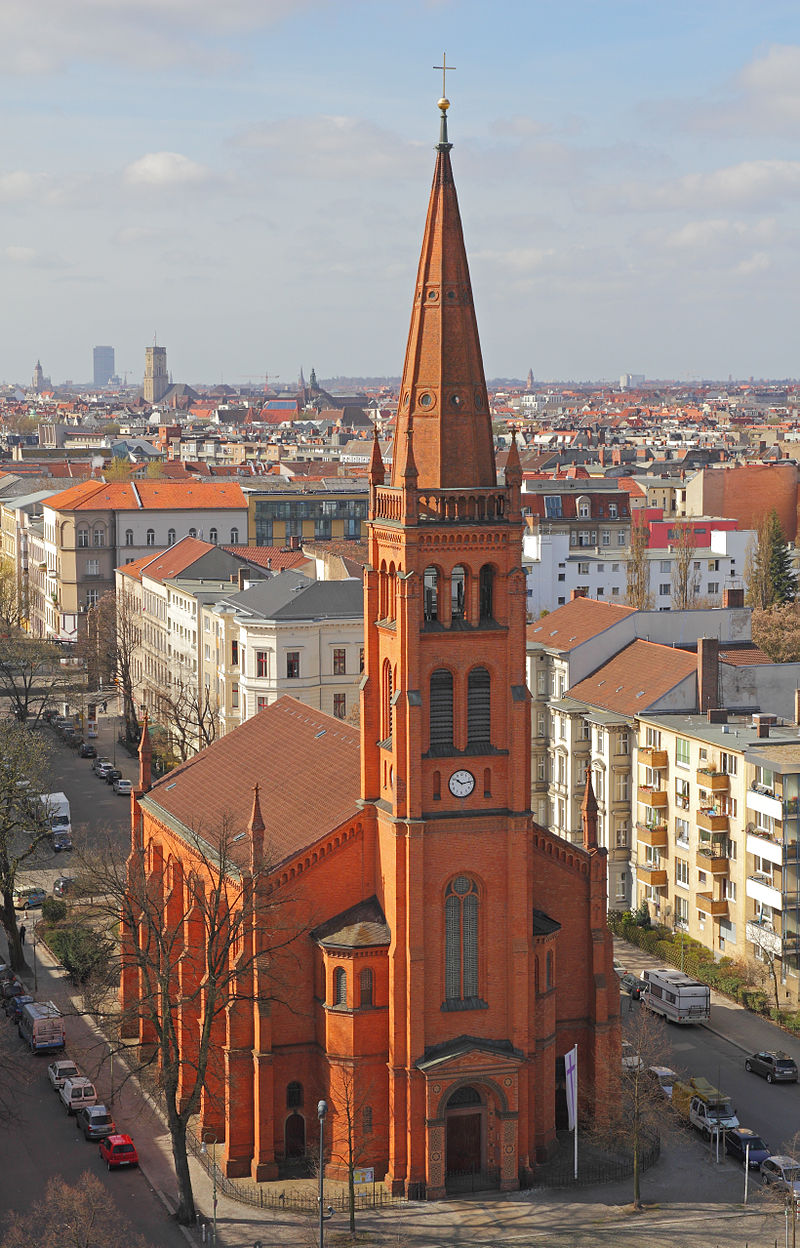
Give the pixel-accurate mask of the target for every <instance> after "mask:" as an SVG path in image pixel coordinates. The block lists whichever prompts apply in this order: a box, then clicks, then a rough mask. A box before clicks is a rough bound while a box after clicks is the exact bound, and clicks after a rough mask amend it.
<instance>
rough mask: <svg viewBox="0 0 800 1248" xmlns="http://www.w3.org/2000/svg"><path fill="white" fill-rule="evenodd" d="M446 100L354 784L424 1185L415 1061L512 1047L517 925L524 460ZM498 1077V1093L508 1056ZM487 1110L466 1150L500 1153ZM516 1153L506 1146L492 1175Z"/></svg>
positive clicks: (526, 718)
mask: <svg viewBox="0 0 800 1248" xmlns="http://www.w3.org/2000/svg"><path fill="white" fill-rule="evenodd" d="M448 108H449V101H448V100H446V99H444V98H443V99H441V100H440V101H439V109H440V135H439V142H438V144H437V146H436V163H435V169H434V175H433V186H432V189H431V196H430V201H429V205H428V214H427V219H426V223H425V231H424V236H423V242H422V251H421V256H420V262H419V268H418V272H417V281H416V287H415V291H414V302H413V308H412V313H411V326H410V330H409V336H408V346H407V350H406V358H405V367H404V371H403V381H402V386H401V389H400V400H399V410H398V417H397V425H396V432H395V440H394V451H393V460H392V471H391V482H390V484H386V480H385V470H384V465H383V463H382V461H381V456H380V449H379V447H378V443H377V438H376V441H375V443H374V445H373V453H372V460H371V464H370V470H369V478H370V522H369V552H370V554H369V560H370V564H369V567H368V570H367V574H366V588H365V676H364V681H363V685H362V700H361V733H362V749H361V759H362V762H361V766H362V778H361V794H362V800H363V802H364V804H365V806H369V807H372V808H373V809H374V811H375V818H376V825H377V852H378V855H379V859H380V862H379V876H380V879H381V880H382V890H383V893H382V896H381V902H382V904H383V907H384V911H385V914H386V919H387V922H388V924H389V926H390V929H391V939H392V943H391V947H390V952H389V977H390V989H389V1086H390V1122H391V1123H392V1126H391V1128H390V1141H389V1158H390V1160H389V1174H388V1175H387V1179H388V1180H389V1181H390V1183H391V1185H392V1187H393V1188H394V1190H396V1191H406V1192H414V1191H416V1190H418V1189H419V1188H420V1187H421V1186H422V1185H424V1186H425V1187H426V1190H427V1191H428V1194H429V1195H430V1194H432V1193H433V1192H437V1191H439V1190H440V1189H441V1191H442V1192H443V1191H444V1177H443V1172H441V1165H440V1163H439V1162H437V1161H436V1157H437V1156H438V1157H439V1158H440V1159H441V1158H442V1157H443V1155H444V1152H445V1148H444V1140H443V1139H442V1141H441V1147H439V1148H437V1143H436V1131H437V1130H438V1131H439V1132H440V1133H441V1132H444V1131H445V1129H446V1127H445V1125H440V1126H438V1127H437V1126H436V1125H435V1124H436V1122H437V1112H438V1111H437V1110H436V1105H435V1104H434V1103H433V1102H434V1101H435V1098H436V1096H438V1095H439V1094H438V1093H434V1092H433V1091H432V1090H431V1089H432V1088H433V1087H435V1086H436V1087H438V1086H440V1085H439V1084H436V1083H435V1082H431V1080H430V1079H429V1078H428V1077H427V1075H426V1074H425V1071H424V1069H423V1067H424V1064H425V1062H426V1061H427V1060H428V1059H429V1057H430V1055H431V1053H434V1052H441V1051H443V1049H442V1046H444V1048H445V1049H446V1048H447V1046H448V1045H450V1044H452V1043H453V1042H454V1041H455V1038H457V1037H462V1038H463V1037H464V1036H468V1037H469V1038H471V1039H475V1038H482V1039H481V1043H483V1042H484V1041H485V1043H486V1044H488V1045H489V1046H491V1045H493V1044H500V1045H502V1046H505V1047H506V1049H509V1050H513V1051H516V1052H519V1051H524V1052H527V1051H528V1047H529V1045H528V1041H529V1036H528V1028H529V1011H528V1000H527V990H526V988H525V984H526V982H527V979H526V977H527V969H526V967H527V964H526V958H527V956H528V955H527V953H526V952H525V949H524V948H523V946H527V943H528V942H527V941H526V935H527V934H529V929H530V927H531V923H532V919H531V916H530V913H529V906H528V904H527V902H526V897H527V896H528V888H529V881H528V880H527V878H526V868H525V866H524V863H525V861H526V849H525V840H526V837H527V835H528V832H529V830H530V811H529V798H530V707H529V694H528V690H527V685H526V672H525V623H526V595H525V577H524V574H523V571H522V566H521V564H522V515H521V500H520V493H521V480H522V473H521V468H520V463H519V456H518V454H517V448H516V441H515V442H514V443H513V444H512V449H511V453H510V455H509V458H508V464H507V466H506V470H505V479H504V482H503V484H498V481H497V471H496V465H495V457H494V449H493V442H492V428H491V417H490V412H489V403H488V396H487V391H486V381H485V378H484V372H483V362H482V358H481V349H480V340H479V336H478V327H477V322H476V318H475V309H474V306H473V300H472V288H471V284H470V278H469V268H468V264H467V256H466V249H465V246H464V239H463V233H462V227H461V219H460V214H459V209H458V201H457V197H456V189H455V183H454V180H453V172H452V167H451V161H450V151H451V147H452V145H451V143H450V142H449V140H448V134H447V110H448ZM490 947H491V949H492V950H494V952H493V953H491V954H490V952H489V950H490ZM505 1077H506V1078H508V1080H509V1085H511V1084H512V1083H513V1087H514V1089H515V1095H516V1093H517V1091H518V1079H517V1071H516V1069H515V1070H514V1072H513V1079H512V1078H511V1077H510V1076H509V1075H508V1071H506V1074H505ZM504 1086H505V1085H504ZM476 1095H479V1094H478V1093H476ZM431 1098H433V1100H432V1099H431ZM490 1103H493V1102H491V1097H490V1096H489V1094H488V1093H487V1096H486V1101H485V1105H486V1106H487V1108H486V1113H487V1114H488V1115H489V1119H491V1114H492V1110H491V1108H489V1106H490ZM498 1105H499V1102H498ZM442 1112H443V1111H442ZM496 1112H497V1114H502V1113H510V1112H511V1111H510V1110H509V1108H508V1105H507V1104H506V1106H505V1110H503V1109H501V1108H497V1109H496ZM512 1117H514V1120H515V1125H514V1131H515V1132H516V1115H512ZM492 1121H494V1120H493V1119H492ZM426 1123H427V1126H426ZM441 1123H442V1124H444V1123H445V1119H444V1118H441ZM487 1123H488V1125H487ZM487 1123H484V1126H483V1128H482V1131H483V1134H482V1136H481V1139H482V1141H483V1143H482V1144H481V1145H480V1147H481V1149H483V1153H482V1156H481V1158H480V1159H479V1161H480V1164H481V1165H487V1164H489V1163H490V1162H491V1160H492V1157H493V1156H494V1152H493V1151H492V1150H495V1151H496V1152H497V1155H498V1160H500V1153H501V1152H502V1151H503V1150H501V1149H500V1148H499V1145H498V1144H497V1141H496V1140H495V1139H494V1136H493V1135H492V1131H493V1130H495V1131H496V1130H499V1128H496V1127H495V1128H492V1126H491V1123H489V1120H488V1119H487ZM431 1124H433V1125H431ZM507 1129H508V1128H507ZM447 1130H449V1128H447ZM431 1133H433V1134H431ZM515 1138H516V1137H515ZM448 1139H449V1135H448ZM452 1147H453V1149H455V1147H456V1146H455V1144H454V1145H453V1146H452ZM451 1151H452V1150H451ZM517 1160H518V1159H517V1154H516V1147H515V1149H514V1158H513V1167H512V1169H513V1174H512V1173H511V1171H509V1174H508V1175H507V1176H506V1178H505V1179H504V1180H503V1186H506V1187H513V1186H515V1185H516V1174H517ZM473 1162H474V1159H473ZM437 1166H438V1167H439V1169H438V1170H437Z"/></svg>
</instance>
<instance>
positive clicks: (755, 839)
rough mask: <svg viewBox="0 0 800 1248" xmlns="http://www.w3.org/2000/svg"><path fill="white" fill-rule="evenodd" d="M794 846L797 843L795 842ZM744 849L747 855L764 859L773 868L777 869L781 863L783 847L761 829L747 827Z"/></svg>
mask: <svg viewBox="0 0 800 1248" xmlns="http://www.w3.org/2000/svg"><path fill="white" fill-rule="evenodd" d="M794 844H795V845H796V844H797V842H796V841H795V842H794ZM746 848H747V852H748V854H756V855H757V856H758V857H759V858H766V860H767V862H771V863H772V864H773V866H776V867H779V866H780V865H781V863H782V862H783V845H782V844H781V842H780V841H779V840H777V839H776V838H775V837H774V836H770V834H769V832H764V831H762V830H761V828H757V827H754V826H753V825H752V824H748V825H747V842H746Z"/></svg>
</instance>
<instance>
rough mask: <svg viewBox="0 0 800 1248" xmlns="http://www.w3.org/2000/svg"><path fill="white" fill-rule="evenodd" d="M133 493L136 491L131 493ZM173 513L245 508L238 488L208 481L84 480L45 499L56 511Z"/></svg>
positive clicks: (244, 502)
mask: <svg viewBox="0 0 800 1248" xmlns="http://www.w3.org/2000/svg"><path fill="white" fill-rule="evenodd" d="M134 491H136V492H134ZM137 493H138V496H139V500H140V501H141V509H144V510H153V511H156V510H164V511H174V510H176V509H178V508H184V507H185V508H203V507H205V508H224V507H237V508H241V509H246V508H247V499H246V497H245V495H244V493H243V491H242V488H241V486H240V485H236V484H235V483H233V482H230V483H228V482H225V483H223V482H211V481H196V480H188V481H164V480H157V479H154V480H152V481H136V482H131V481H111V482H101V481H87V482H83V483H81V484H80V485H74V486H72V487H71V488H70V489H68V490H64V491H63V492H62V493H61V494H54V495H53V497H52V498H50V499H48V500H47V506H48V507H52V508H53V509H54V510H55V511H109V510H113V511H136V510H140V506H139V502H138V501H137V497H136V495H137Z"/></svg>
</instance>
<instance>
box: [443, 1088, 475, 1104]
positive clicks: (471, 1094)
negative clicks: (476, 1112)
mask: <svg viewBox="0 0 800 1248" xmlns="http://www.w3.org/2000/svg"><path fill="white" fill-rule="evenodd" d="M482 1104H483V1101H482V1100H481V1094H480V1092H479V1091H478V1089H477V1088H470V1087H466V1088H456V1090H455V1092H454V1093H453V1095H452V1096H451V1097H450V1099H449V1100H448V1102H447V1108H448V1109H464V1108H465V1106H467V1105H482Z"/></svg>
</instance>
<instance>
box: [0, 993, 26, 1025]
mask: <svg viewBox="0 0 800 1248" xmlns="http://www.w3.org/2000/svg"><path fill="white" fill-rule="evenodd" d="M31 1001H33V997H29V996H27V994H26V993H24V992H21V993H20V994H19V996H14V997H7V998H6V1000H5V1001H4V1002H3V1008H4V1009H5V1012H6V1018H10V1019H11V1022H12V1023H16V1022H19V1015H20V1010H21V1009H22V1007H23V1005H28V1004H29V1003H30V1002H31Z"/></svg>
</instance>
